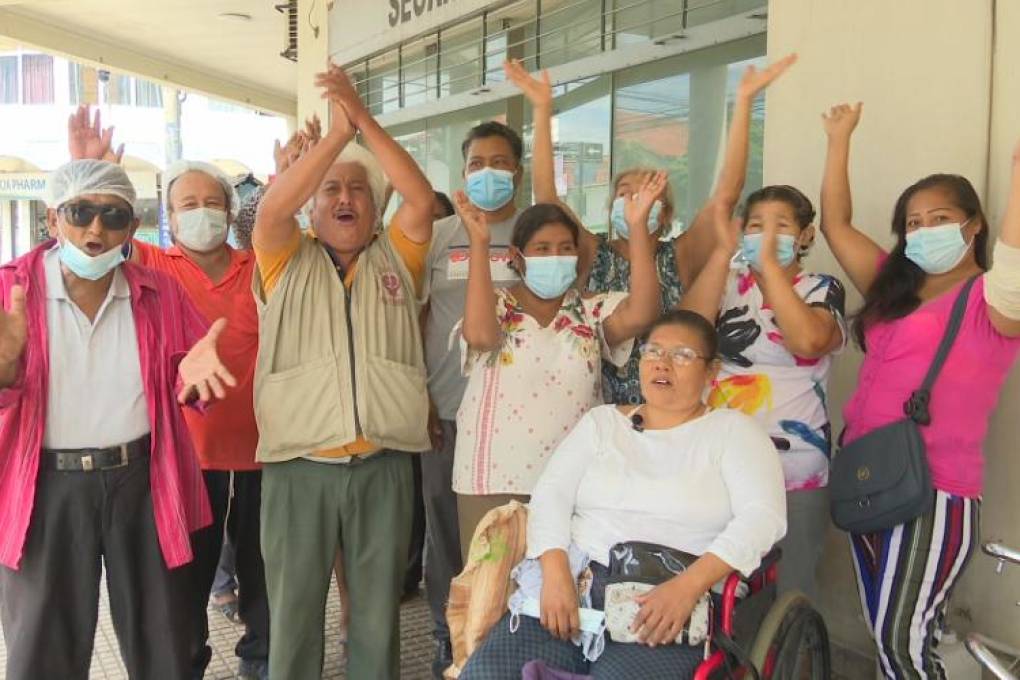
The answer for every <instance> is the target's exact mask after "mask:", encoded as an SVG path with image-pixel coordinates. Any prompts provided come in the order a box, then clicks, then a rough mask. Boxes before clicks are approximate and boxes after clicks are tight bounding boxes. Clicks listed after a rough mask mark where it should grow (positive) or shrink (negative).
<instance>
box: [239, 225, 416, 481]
mask: <svg viewBox="0 0 1020 680" xmlns="http://www.w3.org/2000/svg"><path fill="white" fill-rule="evenodd" d="M356 266H357V272H356V273H355V275H354V282H353V285H352V286H351V289H350V291H348V290H347V289H346V288H345V286H344V284H343V281H341V280H340V276H339V275H338V274H337V269H336V266H335V265H334V264H333V260H332V259H331V258H330V256H329V254H328V253H327V252H326V249H325V248H324V247H323V246H322V245H320V244H319V242H318V241H317V240H315V239H312V238H306V237H302V239H301V245H300V246H299V247H298V251H297V253H296V254H295V255H294V256H293V257H292V258H291V260H290V262H289V263H288V264H287V268H286V270H285V271H284V273H283V276H282V277H281V278H280V281H279V282H278V283H277V284H276V287H275V288H273V289H272V292H271V293H270V295H269V298H268V300H267V299H266V296H265V291H264V290H263V288H262V277H261V275H260V273H259V272H256V273H255V277H254V281H253V283H252V286H253V290H254V292H255V299H256V301H257V305H258V310H259V355H258V362H257V364H256V367H255V419H256V421H257V423H258V427H259V445H258V450H257V451H256V455H255V458H256V460H258V461H259V462H261V463H278V462H282V461H285V460H290V459H292V458H298V457H301V456H307V455H309V454H312V453H315V452H317V451H324V450H328V449H334V448H338V447H340V446H344V445H346V444H350V443H351V442H353V441H355V440H356V439H357V437H358V435H359V434H363V435H364V436H365V438H366V439H368V440H369V441H370V442H372V443H373V444H375V445H376V446H379V447H382V448H390V449H397V450H401V451H424V450H426V449H428V448H430V444H429V438H428V430H427V420H428V394H427V392H426V387H425V359H424V350H423V349H422V342H421V334H420V331H419V328H418V311H419V305H418V302H417V299H416V297H415V287H414V283H413V281H412V280H411V275H410V274H409V273H408V271H407V268H406V267H405V266H404V263H403V261H402V260H401V259H400V256H399V255H398V254H397V253H396V251H395V250H394V248H393V246H392V244H391V243H390V239H389V237H388V236H380V237H379V238H376V239H375V240H374V241H373V242H372V243H371V245H369V246H368V248H366V249H365V251H364V252H363V253H362V254H361V255H360V256H359V257H358V260H357V265H356Z"/></svg>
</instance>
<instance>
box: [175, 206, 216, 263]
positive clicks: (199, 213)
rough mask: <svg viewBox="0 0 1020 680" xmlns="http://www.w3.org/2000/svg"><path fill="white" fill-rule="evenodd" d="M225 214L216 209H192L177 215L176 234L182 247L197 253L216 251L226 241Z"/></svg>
mask: <svg viewBox="0 0 1020 680" xmlns="http://www.w3.org/2000/svg"><path fill="white" fill-rule="evenodd" d="M228 231H229V227H228V226H227V213H226V212H225V211H223V210H220V209H218V208H194V209H192V210H185V211H183V212H179V213H177V232H176V233H175V234H174V238H176V239H177V240H178V241H179V242H180V244H181V245H182V246H184V247H185V248H187V249H188V250H194V251H195V252H198V253H207V252H209V251H211V250H216V249H217V248H219V247H220V246H222V245H223V244H224V243H226V241H227V233H228Z"/></svg>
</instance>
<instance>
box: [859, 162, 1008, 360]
mask: <svg viewBox="0 0 1020 680" xmlns="http://www.w3.org/2000/svg"><path fill="white" fill-rule="evenodd" d="M926 189H942V190H943V191H946V192H947V193H949V194H950V195H951V196H952V199H953V203H954V204H955V205H956V207H957V208H959V209H960V210H962V211H963V212H964V213H965V214H966V215H967V219H968V220H977V221H979V222H980V223H981V230H980V231H979V232H978V233H977V235H976V236H975V237H974V259H975V260H976V261H977V264H978V266H979V267H981V269H988V221H987V220H986V219H985V214H984V211H982V209H981V199H980V198H978V195H977V192H976V191H974V187H973V185H971V183H970V182H969V181H968V180H967V178H966V177H961V176H960V175H948V174H936V175H928V176H927V177H925V178H923V179H921V180H919V181H917V182H915V183H914V184H912V185H911V186H909V187H907V189H906V190H905V191H904V192H903V193H902V194H900V197H899V198H898V199H897V200H896V207H895V208H894V209H893V217H892V232H893V233H894V234H896V246H895V247H894V248H893V250H892V252H891V253H889V257H888V259H886V261H885V263H884V264H883V265H882V269H881V270H879V272H878V276H877V277H876V278H875V281H874V283H872V284H871V288H869V289H868V291H867V292H866V293H865V295H864V306H863V307H861V310H860V311H859V312H857V314H856V315H855V316H854V320H853V334H854V339H855V340H856V341H857V344H858V345H859V346H860V347H861V349H865V350H866V349H867V348H866V347H865V341H864V334H865V331H867V329H868V327H869V326H870V325H871V324H874V323H880V322H882V321H889V320H891V319H899V318H901V317H904V316H906V315H907V314H910V313H911V312H912V311H914V310H915V309H917V308H918V306H920V304H921V298H920V295H919V294H918V293H919V292H920V290H921V286H923V285H924V281H925V277H926V276H927V274H925V272H924V270H923V269H921V268H920V267H918V266H917V265H916V264H914V263H913V262H912V261H911V260H909V259H907V256H906V254H905V251H906V248H907V204H908V203H909V202H910V199H911V198H913V196H914V194H916V193H917V192H919V191H924V190H926Z"/></svg>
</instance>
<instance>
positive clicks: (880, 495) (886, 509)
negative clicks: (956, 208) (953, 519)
mask: <svg viewBox="0 0 1020 680" xmlns="http://www.w3.org/2000/svg"><path fill="white" fill-rule="evenodd" d="M976 280H977V277H976V276H975V277H972V278H971V279H970V280H969V281H967V283H965V284H964V286H963V288H962V289H961V290H960V293H959V294H958V295H957V297H956V302H955V303H954V304H953V311H952V313H951V315H950V317H949V324H948V325H947V327H946V332H945V335H943V336H942V342H941V343H940V344H939V347H938V351H936V352H935V359H934V360H933V361H932V363H931V367H930V368H929V369H928V374H927V375H926V376H925V377H924V382H923V383H922V384H921V387H920V388H919V389H918V390H917V391H915V392H914V393H913V394H911V395H910V399H908V400H907V401H906V403H905V404H903V411H904V413H906V415H907V417H906V418H904V419H902V420H897V421H896V422H894V423H890V424H889V425H886V426H885V427H880V428H878V429H877V430H874V431H872V432H869V433H868V434H866V435H864V436H863V437H861V438H860V439H856V440H854V441H853V442H851V443H850V444H848V445H846V446H844V447H842V448H841V449H840V452H839V454H837V455H836V457H835V459H834V460H833V462H832V473H831V475H830V477H829V498H830V508H829V509H830V512H831V514H832V521H833V523H834V524H835V525H836V526H837V527H839V528H840V529H842V530H844V531H849V532H850V533H853V534H866V533H870V532H873V531H880V530H883V529H889V528H891V527H894V526H897V525H899V524H904V523H906V522H909V521H910V520H912V519H914V518H916V517H918V516H919V515H921V514H922V513H923V512H924V511H925V510H927V509H928V508H929V507H931V503H932V498H933V497H934V494H935V490H934V488H933V487H932V482H931V472H930V471H929V469H928V460H927V457H926V452H925V446H924V440H923V439H922V438H921V430H920V428H919V426H921V425H929V424H930V423H931V413H930V412H929V410H928V405H929V403H930V401H931V390H932V386H933V385H934V384H935V380H936V379H937V378H938V375H939V372H940V371H941V370H942V365H943V364H944V363H945V361H946V357H947V356H949V350H950V349H951V348H952V346H953V342H954V341H955V340H956V335H957V333H958V332H959V330H960V324H961V322H962V321H963V314H964V312H965V311H966V310H967V300H968V298H969V295H970V290H971V288H972V287H973V286H974V281H976Z"/></svg>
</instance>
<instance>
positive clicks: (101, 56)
mask: <svg viewBox="0 0 1020 680" xmlns="http://www.w3.org/2000/svg"><path fill="white" fill-rule="evenodd" d="M2 2H3V0H0V3H2ZM0 36H4V37H7V38H11V39H13V40H16V41H17V42H19V43H21V44H23V45H26V46H31V47H34V48H36V49H39V50H42V51H44V52H49V53H53V54H58V55H61V56H64V57H67V58H69V59H73V60H75V61H79V62H83V63H86V64H89V65H91V66H95V67H97V68H108V69H112V70H115V71H123V72H125V73H130V74H131V75H134V76H139V77H141V78H145V79H147V80H152V81H155V82H158V83H162V84H165V85H170V86H173V87H177V88H180V89H183V90H194V91H196V92H201V93H202V94H206V95H210V96H213V97H217V98H220V99H226V100H228V101H231V102H235V103H238V104H243V105H245V106H249V107H252V108H255V109H258V110H260V111H266V112H271V113H278V114H281V115H284V116H294V115H295V114H296V113H297V98H296V97H294V96H291V95H289V94H284V93H280V92H277V91H275V90H268V89H265V88H263V87H260V86H258V85H254V84H252V83H247V82H244V81H242V80H240V79H235V78H231V77H228V76H224V75H220V74H216V73H214V72H211V71H204V70H201V69H197V68H194V67H192V66H187V65H184V64H179V63H176V62H174V61H171V60H169V59H166V58H165V56H164V55H160V54H157V53H147V52H142V51H139V50H136V49H132V48H129V47H123V46H120V45H118V44H117V43H116V41H114V40H112V39H109V38H104V36H102V35H96V34H92V35H83V34H81V33H78V32H76V31H74V30H73V29H72V28H69V27H64V26H58V25H55V24H53V23H51V22H49V21H44V20H41V19H38V18H36V17H34V16H31V15H29V14H25V13H22V12H21V11H19V10H14V9H4V8H2V7H0Z"/></svg>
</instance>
